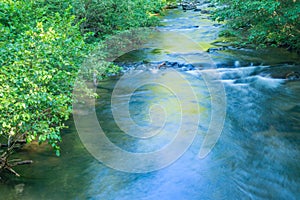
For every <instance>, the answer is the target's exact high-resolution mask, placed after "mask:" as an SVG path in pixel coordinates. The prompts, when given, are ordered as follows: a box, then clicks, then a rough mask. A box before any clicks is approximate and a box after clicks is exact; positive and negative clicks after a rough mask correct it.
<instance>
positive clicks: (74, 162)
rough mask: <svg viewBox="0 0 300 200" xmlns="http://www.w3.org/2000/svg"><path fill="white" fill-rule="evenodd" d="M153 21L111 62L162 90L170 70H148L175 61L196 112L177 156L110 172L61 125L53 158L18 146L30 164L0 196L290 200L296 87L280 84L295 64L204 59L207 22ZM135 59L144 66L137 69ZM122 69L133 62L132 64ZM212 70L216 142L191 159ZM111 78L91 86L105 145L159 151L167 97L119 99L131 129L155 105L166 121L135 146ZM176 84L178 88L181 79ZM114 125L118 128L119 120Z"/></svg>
mask: <svg viewBox="0 0 300 200" xmlns="http://www.w3.org/2000/svg"><path fill="white" fill-rule="evenodd" d="M199 19H201V20H199ZM162 20H163V24H164V25H165V26H164V27H160V28H158V29H159V30H160V33H159V34H157V35H156V37H154V38H153V40H151V41H149V44H147V45H148V46H147V47H146V48H144V49H141V50H140V51H134V52H132V53H129V54H126V55H124V56H123V57H121V58H120V59H119V62H123V65H124V66H125V67H127V68H126V69H127V70H125V71H124V73H131V72H132V71H138V70H139V71H141V73H145V74H146V76H148V77H149V79H151V78H153V77H155V78H157V79H160V80H164V81H166V82H168V83H172V81H174V82H176V81H177V80H172V79H168V78H166V77H168V74H170V73H174V72H173V71H172V70H171V68H172V67H167V68H164V69H160V70H157V65H158V64H159V63H160V62H163V61H170V62H178V63H177V65H174V66H177V67H173V68H174V69H175V70H176V71H177V72H178V73H180V74H181V75H182V76H183V77H184V78H185V79H186V80H187V81H188V82H189V83H190V84H191V85H190V87H191V88H192V89H193V90H194V91H195V93H196V97H197V100H198V101H196V102H192V103H191V104H189V106H192V105H195V104H197V106H199V110H197V111H195V110H193V108H192V107H191V108H188V110H189V113H190V115H198V116H200V117H199V118H200V123H199V128H198V132H197V135H196V137H195V139H194V142H193V144H192V145H191V147H190V148H189V149H188V150H187V151H186V152H185V153H184V154H183V156H182V157H181V158H180V159H178V160H177V161H176V162H174V163H173V164H172V165H170V166H168V167H166V168H163V169H161V170H159V171H154V172H149V173H141V174H132V173H125V172H119V171H116V170H114V169H111V168H109V167H106V166H105V165H103V164H102V163H101V162H99V161H97V160H96V159H94V158H93V157H92V156H91V155H90V154H89V152H88V151H87V150H86V149H85V147H84V146H83V144H82V143H81V141H80V139H79V137H78V135H77V132H76V128H75V125H74V123H73V121H72V120H70V121H69V122H68V124H69V126H70V128H69V129H67V130H65V131H64V134H63V143H62V156H61V157H59V158H57V157H55V156H54V155H53V153H52V151H51V150H50V149H49V148H48V147H45V146H43V147H42V148H40V147H38V146H36V145H33V146H31V147H26V149H25V151H22V152H20V154H19V155H18V156H19V157H22V158H28V159H32V160H34V164H32V165H30V166H29V167H26V166H25V167H24V166H22V167H19V168H17V170H18V171H19V172H20V173H21V174H22V177H21V178H13V177H10V178H9V179H8V180H4V182H3V183H1V184H0V199H105V200H106V199H108V200H109V199H120V200H123V199H124V200H129V199H130V200H131V199H145V200H154V199H166V200H168V199H180V200H181V199H183V200H185V199H191V200H193V199H195V200H196V199H197V200H199V199H289V200H290V199H299V198H300V162H299V158H300V102H299V100H300V84H299V83H300V82H299V81H289V80H286V79H285V76H286V74H288V73H290V72H292V71H300V65H299V64H300V62H299V57H297V55H295V54H292V53H288V52H285V51H283V50H260V51H254V50H246V49H239V50H237V49H231V50H228V51H225V52H214V53H211V54H209V56H208V55H207V54H206V53H204V52H203V49H202V48H201V47H200V48H199V47H195V46H197V44H200V43H202V42H204V41H213V40H214V39H215V38H216V35H217V33H218V31H219V30H220V27H219V26H216V25H214V23H213V22H210V21H209V20H208V19H207V16H205V15H200V13H197V12H193V11H190V12H182V11H180V10H173V11H170V12H169V13H168V14H167V16H165V17H164V18H163V19H162ZM170 32H172V33H170ZM180 34H184V35H185V36H184V37H183V36H182V35H180ZM168 36H169V37H168ZM176 37H177V39H176V40H175V38H176ZM187 38H189V39H191V40H192V42H190V41H189V39H187ZM168 40H169V41H168ZM174 40H175V41H176V42H174ZM180 41H182V43H180ZM195 44H196V45H195ZM155 49H156V50H155ZM157 49H158V50H157ZM176 49H178V51H176ZM153 50H155V51H153ZM211 58H212V60H210V59H211ZM145 59H147V61H148V62H150V63H148V64H142V63H141V61H143V60H145ZM237 61H238V62H237ZM127 62H128V63H132V62H135V63H137V64H135V66H134V67H133V66H132V64H126V63H127ZM212 63H213V64H212ZM188 64H192V65H193V67H191V66H190V67H189V66H188ZM179 65H182V66H181V67H178V66H179ZM214 67H216V69H215V71H216V73H217V74H218V75H219V76H217V77H215V79H216V80H215V81H217V82H218V83H222V85H223V86H224V88H225V92H226V111H227V113H226V119H225V124H224V129H223V131H222V134H221V137H220V138H219V140H218V142H217V144H216V145H215V147H214V148H213V149H212V151H211V152H210V154H209V155H208V156H206V157H205V158H204V159H199V157H198V153H199V150H200V147H201V144H202V141H203V138H204V136H205V133H206V131H207V129H208V124H209V123H210V122H211V95H210V93H209V90H208V88H207V84H206V83H205V80H204V79H203V73H206V72H208V71H209V70H211V68H214ZM118 79H119V77H118V76H117V77H112V78H111V79H109V80H107V81H103V82H101V83H100V84H99V88H98V91H97V92H98V94H99V95H100V97H101V98H99V99H98V100H97V101H96V113H97V117H98V120H99V123H100V124H101V127H102V128H103V130H104V131H105V133H106V134H107V136H108V138H109V139H110V140H111V141H112V142H114V143H115V144H116V145H118V146H120V147H121V148H123V149H126V150H127V151H133V152H148V151H155V150H156V149H159V148H162V147H163V146H164V145H166V144H168V143H169V142H170V140H172V138H173V137H174V134H175V133H176V130H177V129H178V127H179V126H180V123H179V122H180V118H181V115H180V107H179V106H178V99H176V95H174V94H173V93H172V92H170V91H169V90H168V89H166V88H164V87H162V86H160V85H155V84H153V85H151V84H150V85H145V86H143V87H140V88H138V89H137V90H136V91H135V92H134V94H133V95H132V96H131V101H130V103H129V105H126V103H127V102H123V101H122V98H120V100H119V102H118V103H119V104H124V106H129V110H130V114H131V119H132V120H133V121H134V122H135V123H137V124H139V125H141V126H147V125H149V121H151V120H150V116H149V109H150V107H151V105H155V104H159V105H160V106H162V107H163V108H165V111H166V112H165V115H164V116H162V119H161V120H166V126H165V127H164V131H163V132H162V133H161V134H159V135H156V137H154V138H151V139H150V140H138V139H136V138H133V137H130V136H128V135H126V134H124V133H123V132H122V131H121V130H120V129H119V127H118V126H117V125H116V123H115V121H114V119H113V116H112V108H111V95H112V91H113V89H114V86H115V84H116V83H117V81H118ZM130 81H131V80H130V79H128V81H127V82H126V84H125V85H123V88H124V91H126V89H128V90H129V89H130V87H132V85H134V83H133V82H130ZM135 81H136V80H135ZM174 84H175V83H174ZM176 86H177V87H179V88H180V87H183V86H182V85H181V82H176ZM182 92H184V88H182ZM214 98H218V96H216V97H214ZM195 106H196V105H195ZM83 120H84V118H83ZM122 120H123V122H124V123H125V124H126V120H128V119H127V118H124V119H122ZM86 123H87V124H88V123H89V122H88V121H87V122H86ZM87 128H89V127H87ZM90 128H92V127H90ZM129 128H130V127H129ZM132 131H133V132H134V131H135V130H132ZM136 134H138V133H136ZM141 134H142V133H141ZM95 145H96V144H95ZM29 153H30V154H29ZM112 159H113V158H112ZM122 162H125V163H126V162H130V160H124V161H122Z"/></svg>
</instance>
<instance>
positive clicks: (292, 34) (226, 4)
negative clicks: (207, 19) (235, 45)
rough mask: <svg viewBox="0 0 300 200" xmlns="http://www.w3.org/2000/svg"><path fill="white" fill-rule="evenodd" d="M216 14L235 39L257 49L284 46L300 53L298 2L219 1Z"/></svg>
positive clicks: (216, 17) (279, 0) (299, 3)
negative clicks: (244, 39)
mask: <svg viewBox="0 0 300 200" xmlns="http://www.w3.org/2000/svg"><path fill="white" fill-rule="evenodd" d="M216 1H217V2H218V3H220V4H221V5H222V7H220V8H219V9H217V10H216V12H215V13H214V19H216V20H218V21H224V20H228V21H227V22H228V23H227V24H228V26H229V28H230V29H233V30H234V32H235V35H236V36H239V37H240V36H241V35H243V36H245V37H246V39H247V40H248V42H249V43H254V44H256V45H258V46H270V45H271V46H285V47H288V48H289V49H295V50H297V51H300V34H299V32H300V24H299V21H300V2H299V1H296V0H290V1H287V0H264V1H258V0H256V1H252V0H245V1H241V0H216Z"/></svg>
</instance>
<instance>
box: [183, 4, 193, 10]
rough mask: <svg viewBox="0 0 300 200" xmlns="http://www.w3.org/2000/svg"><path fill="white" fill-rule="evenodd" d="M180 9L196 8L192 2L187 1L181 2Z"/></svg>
mask: <svg viewBox="0 0 300 200" xmlns="http://www.w3.org/2000/svg"><path fill="white" fill-rule="evenodd" d="M181 6H182V9H183V10H194V9H197V6H196V5H194V4H192V3H187V4H182V5H181Z"/></svg>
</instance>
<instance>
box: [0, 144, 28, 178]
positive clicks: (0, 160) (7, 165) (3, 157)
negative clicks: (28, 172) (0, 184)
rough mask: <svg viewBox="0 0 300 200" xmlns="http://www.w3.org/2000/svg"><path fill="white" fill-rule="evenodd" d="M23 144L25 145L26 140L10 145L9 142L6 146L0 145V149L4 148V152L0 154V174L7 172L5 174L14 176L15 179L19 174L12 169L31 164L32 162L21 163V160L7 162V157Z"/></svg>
mask: <svg viewBox="0 0 300 200" xmlns="http://www.w3.org/2000/svg"><path fill="white" fill-rule="evenodd" d="M24 144H26V140H17V141H14V142H13V143H11V144H10V143H9V142H8V144H0V149H1V148H2V149H4V148H5V150H4V151H2V154H0V173H1V172H3V171H7V172H10V173H12V174H14V175H15V176H17V177H20V174H18V173H17V172H16V171H15V170H14V169H13V167H15V166H18V165H27V164H31V163H33V161H32V160H24V161H22V160H21V159H12V160H9V156H10V155H11V154H12V152H13V151H14V150H15V149H16V148H20V146H21V147H22V146H23V145H24Z"/></svg>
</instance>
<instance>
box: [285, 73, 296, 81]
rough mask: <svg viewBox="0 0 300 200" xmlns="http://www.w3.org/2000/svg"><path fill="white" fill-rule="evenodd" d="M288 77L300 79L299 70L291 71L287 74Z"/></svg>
mask: <svg viewBox="0 0 300 200" xmlns="http://www.w3.org/2000/svg"><path fill="white" fill-rule="evenodd" d="M285 78H286V79H288V80H290V81H294V80H299V79H300V73H299V72H290V73H288V74H287V75H286V76H285Z"/></svg>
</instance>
